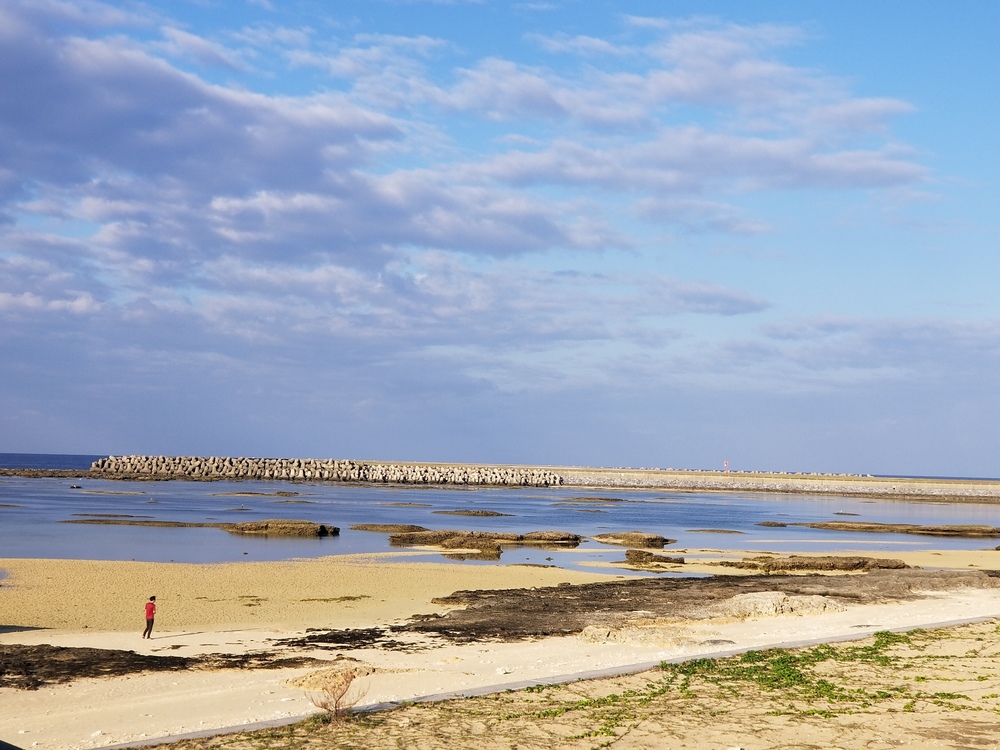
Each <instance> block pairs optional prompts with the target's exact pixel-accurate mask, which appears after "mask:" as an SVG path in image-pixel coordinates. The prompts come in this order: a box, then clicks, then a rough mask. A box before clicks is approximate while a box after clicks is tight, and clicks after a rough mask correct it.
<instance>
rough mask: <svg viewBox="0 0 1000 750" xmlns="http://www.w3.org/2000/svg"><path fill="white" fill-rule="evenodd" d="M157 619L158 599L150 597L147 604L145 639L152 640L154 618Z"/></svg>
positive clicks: (143, 632) (143, 633) (143, 635)
mask: <svg viewBox="0 0 1000 750" xmlns="http://www.w3.org/2000/svg"><path fill="white" fill-rule="evenodd" d="M154 617H156V597H155V596H151V597H149V601H148V602H146V629H145V630H143V631H142V637H143V638H152V637H153V635H152V633H153V618H154Z"/></svg>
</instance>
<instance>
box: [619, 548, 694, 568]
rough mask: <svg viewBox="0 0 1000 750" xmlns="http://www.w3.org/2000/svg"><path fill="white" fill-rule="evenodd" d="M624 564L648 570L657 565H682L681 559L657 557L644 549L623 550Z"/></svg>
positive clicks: (682, 560) (682, 559) (664, 556)
mask: <svg viewBox="0 0 1000 750" xmlns="http://www.w3.org/2000/svg"><path fill="white" fill-rule="evenodd" d="M625 562H626V563H627V564H628V565H633V566H635V567H637V568H650V567H656V566H657V565H683V564H684V558H683V557H667V556H666V555H657V554H655V553H653V552H649V551H647V550H644V549H627V550H625Z"/></svg>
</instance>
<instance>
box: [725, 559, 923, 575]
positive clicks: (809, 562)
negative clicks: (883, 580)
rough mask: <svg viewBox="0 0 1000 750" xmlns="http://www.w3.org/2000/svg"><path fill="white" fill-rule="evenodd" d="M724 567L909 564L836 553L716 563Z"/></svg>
mask: <svg viewBox="0 0 1000 750" xmlns="http://www.w3.org/2000/svg"><path fill="white" fill-rule="evenodd" d="M717 564H718V565H721V566H723V567H726V568H744V569H746V570H760V571H763V572H764V573H771V572H777V571H781V572H790V571H795V570H809V571H816V570H831V571H832V570H843V571H856V570H864V571H868V570H902V569H904V568H909V567H910V566H909V565H907V564H906V563H904V562H903V561H902V560H890V559H885V558H878V557H838V556H836V555H816V556H810V555H790V556H789V557H769V556H766V555H761V556H758V557H746V558H743V559H742V560H739V561H734V560H723V561H722V562H719V563H717Z"/></svg>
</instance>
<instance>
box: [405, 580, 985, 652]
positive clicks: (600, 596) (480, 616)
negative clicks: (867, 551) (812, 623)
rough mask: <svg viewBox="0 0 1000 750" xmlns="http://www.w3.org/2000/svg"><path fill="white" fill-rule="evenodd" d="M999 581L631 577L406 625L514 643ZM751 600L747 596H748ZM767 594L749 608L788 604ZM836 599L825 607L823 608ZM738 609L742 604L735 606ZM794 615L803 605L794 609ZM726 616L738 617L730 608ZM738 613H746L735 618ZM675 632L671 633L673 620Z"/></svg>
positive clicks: (508, 597) (452, 603) (467, 600)
mask: <svg viewBox="0 0 1000 750" xmlns="http://www.w3.org/2000/svg"><path fill="white" fill-rule="evenodd" d="M997 587H1000V579H998V578H996V577H993V575H990V574H988V573H987V572H983V571H968V572H966V571H927V570H876V571H873V572H871V573H865V574H863V575H854V576H843V575H823V574H820V573H812V574H806V575H787V576H783V575H749V576H711V577H707V578H632V579H628V580H622V581H607V582H600V583H590V584H580V585H576V586H550V587H545V588H538V589H530V590H528V589H509V590H501V591H457V592H455V593H454V594H452V595H451V596H446V597H440V598H437V599H434V603H436V604H441V605H444V606H448V607H456V608H457V609H454V610H452V611H450V612H448V613H446V614H444V615H442V616H440V617H433V618H427V619H420V620H416V621H413V622H411V623H410V624H409V625H408V626H407V629H408V630H418V631H425V632H432V633H437V634H439V635H441V636H443V637H445V638H448V639H449V640H453V641H456V642H477V641H479V642H483V641H516V640H520V639H522V638H538V637H543V636H548V635H573V634H576V633H580V632H582V631H583V630H584V629H585V628H588V627H590V626H593V627H596V628H605V630H606V632H609V631H611V630H613V629H616V628H621V627H625V626H628V625H629V624H636V623H640V624H655V623H683V622H684V621H685V620H695V621H698V620H705V619H708V618H711V617H713V616H719V614H720V612H721V611H723V610H722V609H721V608H719V607H716V606H715V605H719V604H724V603H726V602H728V601H729V600H731V599H733V598H734V597H736V596H741V595H744V594H754V593H762V592H780V593H781V595H784V596H787V597H789V599H791V604H790V606H791V607H792V608H793V609H794V608H796V607H799V606H800V605H801V606H802V607H803V608H804V607H807V606H810V605H809V602H810V601H811V602H814V603H817V604H818V600H813V599H810V600H800V599H795V598H794V597H824V598H829V599H832V600H834V602H836V603H837V604H851V603H857V604H866V603H881V602H891V601H900V600H912V599H919V598H921V597H923V596H926V595H927V594H928V593H930V592H934V591H954V590H957V589H987V588H989V589H992V588H997ZM746 601H747V602H749V601H750V600H746ZM782 602H783V600H782V599H781V597H780V596H775V595H774V594H773V593H771V594H769V595H768V596H767V597H764V598H763V600H760V599H758V600H757V603H756V604H755V605H753V609H752V610H751V608H750V606H749V605H747V606H745V607H744V608H743V609H744V611H745V612H747V613H749V612H750V611H762V610H763V609H764V608H773V607H777V606H782V607H784V606H786V604H783V603H782ZM837 604H829V605H828V604H825V603H824V604H823V606H824V607H825V608H833V607H836V606H837ZM736 606H741V605H736ZM798 611H799V612H801V611H803V609H799V610H798ZM729 616H737V615H736V613H735V611H734V610H730V611H729ZM740 616H749V615H748V614H747V615H740ZM673 627H674V632H676V625H674V626H673Z"/></svg>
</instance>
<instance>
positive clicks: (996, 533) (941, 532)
mask: <svg viewBox="0 0 1000 750" xmlns="http://www.w3.org/2000/svg"><path fill="white" fill-rule="evenodd" d="M789 526H805V527H807V528H810V529H827V530H829V531H863V532H869V533H873V534H920V535H923V536H954V537H972V538H980V537H985V538H989V537H1000V528H997V527H995V526H976V525H966V526H962V525H958V526H918V525H916V524H911V523H868V522H865V521H823V522H820V523H792V524H789Z"/></svg>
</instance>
